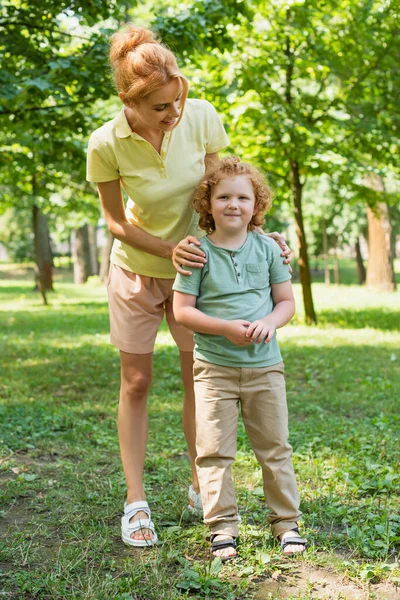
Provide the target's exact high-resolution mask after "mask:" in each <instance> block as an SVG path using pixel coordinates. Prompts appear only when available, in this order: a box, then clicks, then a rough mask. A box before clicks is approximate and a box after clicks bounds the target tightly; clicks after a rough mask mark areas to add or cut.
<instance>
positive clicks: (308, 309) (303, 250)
mask: <svg viewBox="0 0 400 600" xmlns="http://www.w3.org/2000/svg"><path fill="white" fill-rule="evenodd" d="M291 168H292V177H293V188H292V189H293V202H294V216H295V220H296V233H297V239H298V243H299V271H300V282H301V287H302V290H303V303H304V312H305V317H306V323H308V324H309V325H311V324H312V323H316V322H317V316H316V314H315V310H314V302H313V297H312V290H311V274H310V267H309V262H308V252H307V241H306V234H305V231H304V222H303V211H302V206H301V199H302V192H303V186H302V183H301V181H300V172H299V166H298V164H297V162H296V161H293V162H292V164H291Z"/></svg>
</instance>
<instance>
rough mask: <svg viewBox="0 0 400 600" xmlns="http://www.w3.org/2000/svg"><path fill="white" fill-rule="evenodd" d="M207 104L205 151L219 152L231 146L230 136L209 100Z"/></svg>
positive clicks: (207, 152) (208, 152)
mask: <svg viewBox="0 0 400 600" xmlns="http://www.w3.org/2000/svg"><path fill="white" fill-rule="evenodd" d="M205 105H206V129H205V140H204V142H205V144H204V146H205V151H206V154H213V153H214V152H219V151H220V150H222V149H223V148H226V147H227V146H229V138H228V136H227V135H226V132H225V129H224V126H223V124H222V121H221V118H220V116H219V115H218V113H217V111H216V110H215V108H214V107H213V105H212V104H210V103H209V102H205Z"/></svg>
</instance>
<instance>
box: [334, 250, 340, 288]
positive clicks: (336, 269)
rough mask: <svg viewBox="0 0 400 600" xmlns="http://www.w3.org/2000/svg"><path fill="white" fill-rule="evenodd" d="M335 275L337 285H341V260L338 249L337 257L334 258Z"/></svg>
mask: <svg viewBox="0 0 400 600" xmlns="http://www.w3.org/2000/svg"><path fill="white" fill-rule="evenodd" d="M333 273H334V277H335V284H336V285H339V284H340V271H339V259H338V255H337V250H336V248H335V256H334V258H333Z"/></svg>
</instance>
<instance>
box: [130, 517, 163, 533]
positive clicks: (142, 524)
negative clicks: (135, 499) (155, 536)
mask: <svg viewBox="0 0 400 600" xmlns="http://www.w3.org/2000/svg"><path fill="white" fill-rule="evenodd" d="M124 529H125V531H126V532H127V533H128V535H129V534H131V533H135V532H136V531H141V530H142V529H151V531H152V532H153V533H155V527H154V523H153V521H151V520H150V519H138V520H137V521H132V523H129V524H126V525H125V527H124Z"/></svg>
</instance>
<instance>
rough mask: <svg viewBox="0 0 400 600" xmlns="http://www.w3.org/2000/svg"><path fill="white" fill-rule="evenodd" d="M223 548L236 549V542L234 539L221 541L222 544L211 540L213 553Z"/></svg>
mask: <svg viewBox="0 0 400 600" xmlns="http://www.w3.org/2000/svg"><path fill="white" fill-rule="evenodd" d="M223 548H236V541H235V539H234V538H227V539H226V540H221V541H220V542H213V541H212V540H211V551H212V552H214V550H222V549H223Z"/></svg>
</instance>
